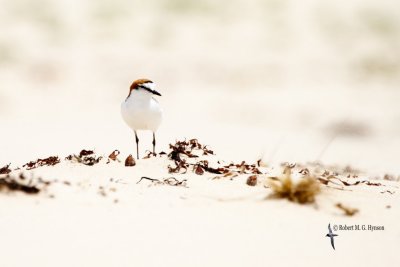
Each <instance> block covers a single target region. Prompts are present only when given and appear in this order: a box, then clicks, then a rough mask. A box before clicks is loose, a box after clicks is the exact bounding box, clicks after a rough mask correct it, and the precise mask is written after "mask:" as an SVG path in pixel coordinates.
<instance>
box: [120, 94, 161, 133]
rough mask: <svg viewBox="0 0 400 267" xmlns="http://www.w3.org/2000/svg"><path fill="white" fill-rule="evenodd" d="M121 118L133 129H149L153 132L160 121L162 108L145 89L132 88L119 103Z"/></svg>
mask: <svg viewBox="0 0 400 267" xmlns="http://www.w3.org/2000/svg"><path fill="white" fill-rule="evenodd" d="M121 114H122V118H123V119H124V121H125V122H126V124H128V126H129V127H130V128H131V129H133V130H151V131H153V132H155V131H156V130H157V129H158V127H159V126H160V124H161V121H162V109H161V107H160V105H159V103H158V102H157V101H156V100H155V99H154V98H153V97H152V95H151V94H150V93H148V92H146V91H142V90H133V91H132V93H131V95H130V96H129V97H128V98H127V99H126V100H125V101H124V102H122V104H121Z"/></svg>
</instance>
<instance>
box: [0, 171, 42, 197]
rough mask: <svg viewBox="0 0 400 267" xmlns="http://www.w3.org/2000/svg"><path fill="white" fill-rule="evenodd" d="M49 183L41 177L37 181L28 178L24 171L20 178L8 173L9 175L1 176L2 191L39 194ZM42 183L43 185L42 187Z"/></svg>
mask: <svg viewBox="0 0 400 267" xmlns="http://www.w3.org/2000/svg"><path fill="white" fill-rule="evenodd" d="M48 184H49V182H46V183H45V182H43V180H41V179H40V178H39V179H37V180H36V181H34V180H33V179H29V180H28V179H26V177H25V176H24V175H23V174H22V173H21V174H20V175H19V176H18V178H17V177H15V176H10V175H8V174H7V176H5V177H3V178H0V191H5V192H12V191H21V192H24V193H26V194H38V193H39V192H40V191H41V190H42V189H43V187H44V186H47V185H48ZM40 185H42V186H43V187H40Z"/></svg>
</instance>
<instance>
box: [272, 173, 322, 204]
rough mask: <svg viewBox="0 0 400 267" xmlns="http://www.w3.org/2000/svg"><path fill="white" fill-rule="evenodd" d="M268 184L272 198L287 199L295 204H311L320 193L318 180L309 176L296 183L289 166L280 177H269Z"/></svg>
mask: <svg viewBox="0 0 400 267" xmlns="http://www.w3.org/2000/svg"><path fill="white" fill-rule="evenodd" d="M268 184H269V186H270V187H271V189H272V191H273V194H272V195H271V196H272V197H277V198H287V199H289V200H290V201H293V202H297V203H301V204H304V203H312V202H314V201H315V196H316V194H318V193H319V192H320V188H319V184H320V183H319V182H318V180H317V179H316V178H315V177H313V176H310V175H305V176H304V177H302V178H301V179H300V180H299V181H298V182H295V181H294V180H293V178H292V171H291V167H290V166H286V167H285V168H284V171H283V175H281V176H280V177H269V180H268Z"/></svg>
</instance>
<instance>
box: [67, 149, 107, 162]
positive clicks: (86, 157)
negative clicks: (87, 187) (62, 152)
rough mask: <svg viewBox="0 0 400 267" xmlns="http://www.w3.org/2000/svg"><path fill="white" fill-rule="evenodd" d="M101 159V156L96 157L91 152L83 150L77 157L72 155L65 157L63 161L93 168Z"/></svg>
mask: <svg viewBox="0 0 400 267" xmlns="http://www.w3.org/2000/svg"><path fill="white" fill-rule="evenodd" d="M102 158H103V157H101V156H99V157H96V155H95V154H94V152H93V150H85V149H83V150H81V152H80V153H79V156H77V155H75V154H72V155H69V156H67V157H66V158H65V159H66V160H70V161H74V162H78V163H81V164H84V165H87V166H93V165H95V164H97V163H99V162H100V160H101V159H102Z"/></svg>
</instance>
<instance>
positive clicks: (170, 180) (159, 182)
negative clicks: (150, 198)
mask: <svg viewBox="0 0 400 267" xmlns="http://www.w3.org/2000/svg"><path fill="white" fill-rule="evenodd" d="M142 180H148V181H151V184H152V185H170V186H183V187H188V186H187V185H186V182H187V180H186V179H183V180H182V181H179V180H178V179H176V178H175V177H169V178H165V179H163V180H160V179H155V178H150V177H146V176H143V177H141V178H140V180H139V181H138V182H137V183H136V184H139V183H140V182H141V181H142Z"/></svg>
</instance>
